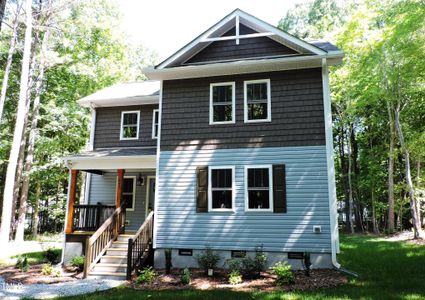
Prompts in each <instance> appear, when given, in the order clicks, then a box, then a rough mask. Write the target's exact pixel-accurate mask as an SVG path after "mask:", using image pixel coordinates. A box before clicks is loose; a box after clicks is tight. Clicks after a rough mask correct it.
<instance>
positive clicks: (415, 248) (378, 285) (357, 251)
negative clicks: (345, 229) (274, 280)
mask: <svg viewBox="0 0 425 300" xmlns="http://www.w3.org/2000/svg"><path fill="white" fill-rule="evenodd" d="M338 259H339V262H340V263H341V265H342V266H343V267H344V268H346V269H349V270H352V271H355V272H357V273H359V274H360V276H359V278H350V279H349V282H348V284H346V285H344V286H341V287H338V288H334V289H322V290H319V291H310V292H292V293H284V292H275V293H265V292H254V293H243V292H232V291H228V290H214V291H199V290H180V291H177V290H174V291H145V290H143V291H140V290H139V291H137V290H133V289H130V288H124V287H119V288H116V289H112V290H109V291H105V292H98V293H93V294H89V295H84V296H76V297H67V298H62V299H86V300H98V299H105V298H108V299H135V300H137V299H155V300H156V299H159V300H161V299H175V300H178V299H189V300H190V299H220V300H227V299H257V300H278V299H279V300H283V299H312V300H313V299H314V300H315V299H409V300H410V299H411V300H413V299H425V246H420V245H413V244H407V243H405V242H387V241H384V240H382V239H379V238H376V237H373V236H360V235H352V236H351V235H350V236H349V235H343V236H342V237H341V254H340V255H339V258H338Z"/></svg>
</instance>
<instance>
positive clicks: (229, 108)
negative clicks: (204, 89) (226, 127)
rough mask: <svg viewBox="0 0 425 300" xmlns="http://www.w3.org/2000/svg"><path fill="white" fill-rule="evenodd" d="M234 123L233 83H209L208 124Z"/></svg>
mask: <svg viewBox="0 0 425 300" xmlns="http://www.w3.org/2000/svg"><path fill="white" fill-rule="evenodd" d="M229 123H235V83H234V82H221V83H212V84H211V85H210V124H229Z"/></svg>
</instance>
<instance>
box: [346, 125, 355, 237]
mask: <svg viewBox="0 0 425 300" xmlns="http://www.w3.org/2000/svg"><path fill="white" fill-rule="evenodd" d="M350 131H351V127H350ZM350 133H351V132H350ZM349 136H350V134H349ZM347 140H348V147H347V150H348V172H347V173H348V199H349V200H348V216H349V218H350V222H349V226H350V228H349V229H350V231H349V232H350V233H354V226H353V221H352V216H353V184H352V182H351V170H352V164H353V162H352V157H351V141H350V138H349V137H348V139H347ZM347 221H348V220H347Z"/></svg>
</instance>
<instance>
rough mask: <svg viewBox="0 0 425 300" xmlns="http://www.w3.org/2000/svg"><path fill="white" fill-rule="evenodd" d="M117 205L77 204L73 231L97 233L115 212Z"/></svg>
mask: <svg viewBox="0 0 425 300" xmlns="http://www.w3.org/2000/svg"><path fill="white" fill-rule="evenodd" d="M115 209H116V207H115V205H103V204H96V205H93V204H76V205H75V206H74V218H73V222H72V230H73V231H96V230H97V229H98V228H99V227H100V225H102V224H103V222H105V220H106V219H108V218H109V217H110V216H111V215H112V214H113V213H114V211H115Z"/></svg>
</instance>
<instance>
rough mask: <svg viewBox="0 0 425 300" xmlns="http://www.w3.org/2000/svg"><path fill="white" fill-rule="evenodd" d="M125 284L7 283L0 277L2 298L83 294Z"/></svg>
mask: <svg viewBox="0 0 425 300" xmlns="http://www.w3.org/2000/svg"><path fill="white" fill-rule="evenodd" d="M121 284H123V281H117V280H106V279H83V280H78V281H72V282H62V283H53V284H29V285H23V284H7V283H5V282H4V279H3V278H1V277H0V299H8V300H9V299H10V300H12V299H22V298H33V299H49V298H55V297H63V296H73V295H81V294H87V293H93V292H96V291H103V290H108V289H111V288H114V287H117V286H119V285H121Z"/></svg>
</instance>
